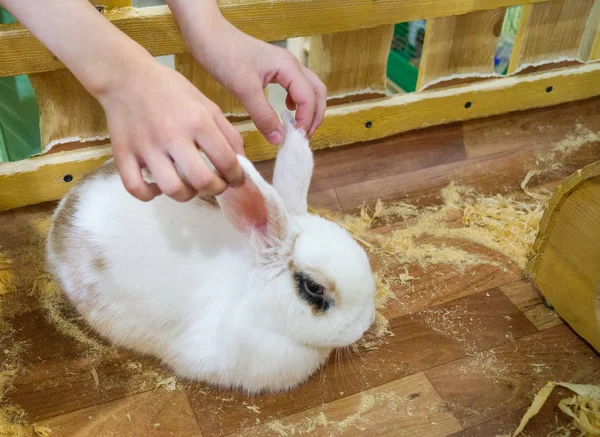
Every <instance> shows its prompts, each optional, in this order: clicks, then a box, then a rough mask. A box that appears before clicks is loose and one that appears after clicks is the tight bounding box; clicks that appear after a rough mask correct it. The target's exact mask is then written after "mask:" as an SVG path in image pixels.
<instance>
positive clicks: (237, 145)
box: [200, 94, 244, 155]
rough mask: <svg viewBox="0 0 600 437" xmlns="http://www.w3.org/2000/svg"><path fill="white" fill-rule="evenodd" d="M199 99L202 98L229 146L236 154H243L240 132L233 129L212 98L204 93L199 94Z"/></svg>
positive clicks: (242, 141)
mask: <svg viewBox="0 0 600 437" xmlns="http://www.w3.org/2000/svg"><path fill="white" fill-rule="evenodd" d="M200 99H201V100H202V102H203V104H204V106H205V107H206V109H208V112H210V113H211V114H212V116H213V119H214V121H215V123H216V124H217V127H218V128H219V130H220V131H221V133H222V134H223V135H224V136H225V139H226V140H227V142H228V143H229V145H230V147H231V148H232V149H233V151H234V152H235V153H236V154H237V155H244V140H243V139H242V136H241V135H240V133H239V132H238V131H237V130H235V128H234V127H233V125H232V124H231V123H230V122H229V120H227V117H225V115H223V112H221V108H219V106H218V105H216V104H215V103H214V102H213V101H212V100H210V99H208V98H207V97H206V96H205V95H203V94H201V95H200Z"/></svg>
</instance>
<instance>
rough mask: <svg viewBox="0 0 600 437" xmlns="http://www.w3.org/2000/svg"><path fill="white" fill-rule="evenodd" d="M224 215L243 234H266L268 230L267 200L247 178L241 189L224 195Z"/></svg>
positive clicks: (232, 190) (229, 190)
mask: <svg viewBox="0 0 600 437" xmlns="http://www.w3.org/2000/svg"><path fill="white" fill-rule="evenodd" d="M222 198H223V203H224V204H223V207H224V208H223V209H224V211H223V212H224V213H225V215H226V216H227V218H228V219H229V221H231V223H232V224H233V225H234V226H235V227H236V229H237V230H239V231H241V232H243V233H246V234H247V233H249V232H250V231H251V230H256V231H259V232H260V233H262V234H264V233H265V232H266V229H267V222H268V215H267V208H266V206H265V199H264V197H263V195H262V193H261V192H260V190H259V189H258V188H257V187H256V185H255V184H254V183H253V182H251V181H250V178H248V177H246V180H245V182H244V185H242V186H241V187H239V188H229V189H227V190H226V191H225V192H224V193H223V195H222Z"/></svg>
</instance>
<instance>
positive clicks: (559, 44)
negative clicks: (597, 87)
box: [508, 0, 594, 73]
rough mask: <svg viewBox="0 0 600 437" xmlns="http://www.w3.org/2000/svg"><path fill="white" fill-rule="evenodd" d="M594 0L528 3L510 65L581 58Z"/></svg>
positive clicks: (520, 66) (519, 67)
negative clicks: (581, 48)
mask: <svg viewBox="0 0 600 437" xmlns="http://www.w3.org/2000/svg"><path fill="white" fill-rule="evenodd" d="M593 4H594V0H550V1H548V2H546V3H541V4H537V5H533V4H530V5H525V6H524V7H523V12H522V15H521V20H520V23H519V29H518V32H517V37H516V39H515V44H514V46H513V52H512V56H511V59H510V65H509V68H508V72H509V73H516V72H518V71H520V70H522V69H523V68H525V67H527V66H539V65H543V64H551V63H555V62H560V61H569V60H570V61H573V60H575V61H578V60H580V46H581V40H582V36H583V33H584V31H585V26H586V23H587V22H588V18H589V16H590V11H591V8H592V6H593Z"/></svg>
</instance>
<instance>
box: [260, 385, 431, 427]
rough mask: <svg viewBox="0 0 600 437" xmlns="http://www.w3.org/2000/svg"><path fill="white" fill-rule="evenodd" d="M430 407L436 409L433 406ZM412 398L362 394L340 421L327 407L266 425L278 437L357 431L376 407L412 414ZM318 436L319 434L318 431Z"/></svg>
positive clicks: (389, 394)
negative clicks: (288, 420)
mask: <svg viewBox="0 0 600 437" xmlns="http://www.w3.org/2000/svg"><path fill="white" fill-rule="evenodd" d="M433 408H438V406H437V405H435V406H434V407H433ZM414 409H415V404H414V399H412V398H410V397H401V396H398V395H397V394H396V393H395V392H393V391H389V392H381V393H373V394H370V393H361V394H360V398H359V400H358V405H356V406H355V407H354V412H352V414H349V415H347V416H346V417H344V418H342V419H341V420H332V419H330V418H329V417H328V416H327V410H326V407H325V410H324V411H319V412H314V413H313V414H311V415H309V416H306V417H304V418H302V419H301V420H299V421H297V422H292V423H284V422H283V421H280V420H274V421H271V422H268V423H266V426H267V428H268V429H269V430H270V431H271V432H272V433H274V434H276V435H278V436H280V437H291V436H297V435H306V434H311V433H313V432H315V431H316V430H318V429H323V430H324V431H325V433H326V434H325V433H324V434H323V435H329V436H334V435H343V434H344V433H345V431H346V430H349V429H351V428H354V429H356V430H358V431H359V432H364V431H366V430H367V429H368V426H369V425H370V424H371V421H370V420H369V419H368V418H367V417H365V416H366V415H367V414H371V413H373V412H376V411H378V410H383V411H388V412H389V413H406V414H407V415H408V416H412V415H413V413H414ZM319 435H321V434H319Z"/></svg>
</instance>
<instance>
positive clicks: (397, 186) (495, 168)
mask: <svg viewBox="0 0 600 437" xmlns="http://www.w3.org/2000/svg"><path fill="white" fill-rule="evenodd" d="M539 138H543V134H540V137H539ZM579 141H581V143H580V146H579V147H578V148H577V150H576V151H573V152H572V153H571V154H570V155H569V157H568V159H564V160H562V161H561V158H560V157H561V156H562V155H561V154H558V153H557V152H556V148H555V147H556V146H554V147H553V145H552V144H548V147H546V148H541V147H540V146H539V145H538V144H536V143H535V142H533V145H527V146H525V147H523V148H520V149H513V150H506V151H500V152H498V153H494V154H489V155H484V156H480V157H475V158H469V159H468V160H464V161H457V162H452V163H449V164H443V165H439V166H437V167H430V168H424V169H421V170H416V171H412V172H408V173H404V174H397V175H393V176H388V177H385V178H381V179H378V180H371V181H366V182H359V183H354V184H351V185H348V186H345V187H338V188H336V192H337V195H338V198H339V200H340V204H341V206H342V210H344V211H347V212H353V211H356V210H357V208H360V206H361V205H363V204H364V203H365V202H366V203H368V204H374V203H375V202H376V201H377V199H381V200H383V201H391V200H398V199H402V200H403V201H405V202H412V203H415V204H420V205H428V204H439V203H440V202H441V199H440V190H441V189H443V188H445V187H446V186H448V184H450V183H451V182H454V183H456V184H458V185H465V186H473V187H477V188H478V192H479V193H480V194H484V195H488V194H489V195H493V194H497V193H504V194H507V193H515V192H518V193H522V190H521V187H520V183H521V181H522V180H523V179H524V178H525V176H526V175H527V173H528V172H529V171H530V170H531V169H534V168H537V167H536V166H537V165H539V161H538V157H539V156H542V157H543V158H544V157H548V156H550V157H551V156H552V155H554V158H546V159H550V162H549V163H548V164H547V167H546V166H544V167H542V169H544V170H545V169H547V168H550V167H551V166H555V165H558V166H559V168H560V171H559V172H557V171H555V170H552V169H551V170H550V171H548V172H547V173H545V174H542V175H540V176H537V178H536V182H537V181H540V182H541V183H546V182H550V181H553V180H556V179H557V178H564V175H565V174H568V173H570V172H573V171H575V170H577V169H578V168H581V166H583V165H585V164H586V163H589V162H593V161H597V160H599V159H600V147H598V142H597V141H593V140H591V141H586V140H579ZM466 168H468V169H469V171H465V169H466ZM542 221H543V220H542ZM528 270H529V271H531V270H530V269H528Z"/></svg>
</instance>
